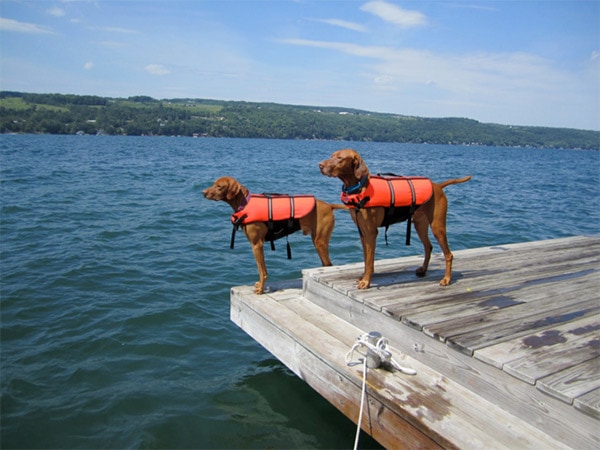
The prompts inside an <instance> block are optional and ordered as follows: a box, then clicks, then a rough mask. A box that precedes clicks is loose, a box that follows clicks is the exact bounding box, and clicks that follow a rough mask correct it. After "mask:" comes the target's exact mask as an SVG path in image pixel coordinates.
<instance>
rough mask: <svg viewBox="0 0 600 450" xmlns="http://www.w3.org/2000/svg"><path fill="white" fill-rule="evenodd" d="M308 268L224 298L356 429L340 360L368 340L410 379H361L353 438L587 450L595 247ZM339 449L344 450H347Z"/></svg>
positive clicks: (598, 397)
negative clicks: (449, 266)
mask: <svg viewBox="0 0 600 450" xmlns="http://www.w3.org/2000/svg"><path fill="white" fill-rule="evenodd" d="M421 260H422V258H421V257H406V258H397V259H389V260H383V261H377V262H376V265H375V270H376V273H375V276H374V278H373V282H372V287H371V289H368V290H361V291H359V290H357V289H356V283H355V280H356V279H357V278H358V277H359V275H360V274H361V272H362V268H363V264H362V262H360V263H356V264H349V265H344V266H334V267H326V268H316V269H307V270H304V271H303V278H302V280H295V281H288V282H281V283H277V282H271V283H269V284H268V286H269V287H270V289H271V290H270V292H269V293H267V294H265V295H261V296H257V295H254V294H253V293H252V287H249V286H242V287H235V288H232V290H231V319H232V320H233V322H235V323H236V324H237V325H238V326H240V327H241V328H242V329H243V330H244V331H245V332H246V333H248V334H249V335H250V336H251V337H253V338H254V339H255V340H256V341H258V342H259V343H260V344H261V345H263V346H264V347H265V348H266V349H267V350H269V351H270V352H271V353H272V354H273V355H274V356H275V357H277V358H278V359H279V360H280V361H281V362H282V363H284V364H285V365H286V366H287V367H289V368H290V369H291V370H292V371H293V372H294V373H295V374H296V375H298V376H299V377H300V378H302V379H303V380H304V381H306V382H307V383H308V384H309V385H310V386H311V387H312V388H313V389H315V390H316V391H317V392H319V393H320V394H321V395H322V396H323V397H325V398H326V399H327V400H328V401H329V402H331V403H332V404H333V405H335V406H336V407H337V408H338V409H339V410H340V411H341V412H343V413H344V414H345V415H346V416H347V417H349V418H350V419H351V420H353V421H354V422H355V423H356V422H357V420H358V415H359V406H360V397H361V388H362V366H361V365H354V366H349V365H347V364H346V362H345V360H344V357H345V356H346V353H347V352H348V351H349V350H350V348H351V347H352V346H353V344H354V343H355V342H356V339H357V337H358V336H359V335H362V334H364V333H367V332H369V331H379V332H380V333H382V335H383V336H384V337H385V338H387V339H388V340H389V343H390V349H391V351H392V354H393V357H394V359H396V360H397V361H398V362H400V363H401V364H402V365H403V366H406V367H410V368H413V369H415V370H416V371H417V374H416V375H412V376H411V375H405V374H403V373H401V372H399V371H394V372H390V371H387V370H384V369H369V371H368V373H367V401H366V402H365V412H364V414H363V421H362V424H361V426H362V429H363V430H364V431H365V432H367V433H369V434H370V435H371V436H373V438H374V439H376V440H377V441H378V442H379V443H381V444H382V445H383V446H385V447H387V448H410V449H413V448H428V449H430V448H463V449H479V448H485V449H494V448H506V449H524V448H530V449H542V448H543V449H547V448H573V449H577V450H582V449H598V448H600V357H599V355H600V332H599V330H600V314H599V313H600V294H599V293H600V237H598V236H594V237H572V238H564V239H553V240H548V241H538V242H529V243H524V244H511V245H497V246H492V247H485V248H477V249H469V250H460V251H456V252H454V271H453V274H454V278H453V282H452V284H451V285H450V286H448V287H441V286H439V285H438V281H439V280H440V279H441V278H442V276H443V269H444V262H443V258H442V255H437V254H436V255H434V257H433V258H432V261H431V264H430V269H429V272H428V274H427V276H426V277H425V278H417V277H415V275H414V271H415V269H416V267H418V266H419V265H420V263H421ZM351 444H352V443H351V442H349V443H348V447H350V446H351Z"/></svg>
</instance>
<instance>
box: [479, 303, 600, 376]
mask: <svg viewBox="0 0 600 450" xmlns="http://www.w3.org/2000/svg"><path fill="white" fill-rule="evenodd" d="M599 329H600V317H599V316H598V315H597V314H591V315H589V316H588V317H584V318H582V319H578V320H575V321H573V322H568V323H564V324H561V325H557V326H552V327H550V328H547V329H545V330H543V331H539V332H537V333H531V334H527V335H525V336H521V337H518V338H515V339H511V340H509V341H505V342H501V343H499V344H495V345H490V346H488V347H484V348H481V349H479V350H477V351H475V353H474V355H473V356H474V357H475V358H477V359H479V360H480V361H483V362H485V363H487V364H491V365H493V366H494V367H497V368H498V369H502V367H503V366H504V364H505V363H507V362H509V361H513V360H515V359H519V358H523V357H526V356H529V355H531V354H532V352H533V351H534V350H540V351H545V349H546V348H547V347H551V346H553V345H561V344H562V343H564V342H567V341H568V340H573V339H576V338H577V337H579V336H581V335H591V334H594V333H595V332H596V331H598V330H599ZM561 348H562V347H561Z"/></svg>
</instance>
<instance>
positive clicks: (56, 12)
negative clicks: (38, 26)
mask: <svg viewBox="0 0 600 450" xmlns="http://www.w3.org/2000/svg"><path fill="white" fill-rule="evenodd" d="M46 12H47V13H48V14H50V15H51V16H54V17H63V16H64V15H65V10H64V9H62V8H59V7H58V6H55V7H53V8H50V9H48V10H47V11H46Z"/></svg>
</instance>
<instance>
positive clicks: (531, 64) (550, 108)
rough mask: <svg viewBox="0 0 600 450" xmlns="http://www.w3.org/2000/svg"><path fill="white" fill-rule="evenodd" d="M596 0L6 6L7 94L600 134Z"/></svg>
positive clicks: (184, 0)
mask: <svg viewBox="0 0 600 450" xmlns="http://www.w3.org/2000/svg"><path fill="white" fill-rule="evenodd" d="M599 24H600V2H599V1H598V0H581V1H580V0H566V1H562V0H537V1H527V0H505V1H484V0H465V1H461V0H435V1H428V0H420V1H396V0H385V1H379V0H375V1H370V0H213V1H208V0H144V1H142V0H35V1H28V0H0V89H2V90H13V91H23V92H41V93H54V92H57V93H64V94H92V95H100V96H108V97H129V96H133V95H149V96H152V97H154V98H157V99H162V98H184V97H185V98H208V99H219V100H245V101H259V102H275V103H286V104H296V105H313V106H340V107H348V108H358V109H365V110H369V111H376V112H388V113H397V114H405V115H413V116H423V117H468V118H472V119H476V120H479V121H481V122H493V123H501V124H509V125H541V126H550V127H572V128H581V129H594V130H598V129H600V70H599V67H600V48H599V47H600V25H599Z"/></svg>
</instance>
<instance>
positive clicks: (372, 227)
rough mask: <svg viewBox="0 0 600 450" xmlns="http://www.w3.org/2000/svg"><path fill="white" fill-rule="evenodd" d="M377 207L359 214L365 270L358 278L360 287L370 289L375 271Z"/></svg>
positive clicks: (358, 221) (358, 223)
mask: <svg viewBox="0 0 600 450" xmlns="http://www.w3.org/2000/svg"><path fill="white" fill-rule="evenodd" d="M374 209H375V208H370V209H365V210H362V211H361V212H360V213H359V214H357V225H358V229H359V231H360V239H361V243H362V247H363V257H364V261H365V272H364V274H363V276H362V278H361V279H360V280H358V289H368V288H369V287H370V286H371V279H372V278H373V273H374V272H375V246H376V244H377V233H378V231H377V221H376V219H377V214H376V211H374Z"/></svg>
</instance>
